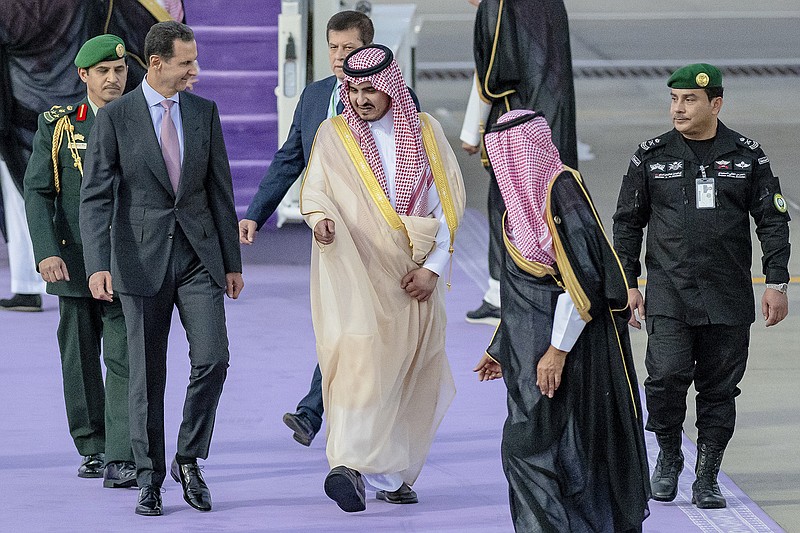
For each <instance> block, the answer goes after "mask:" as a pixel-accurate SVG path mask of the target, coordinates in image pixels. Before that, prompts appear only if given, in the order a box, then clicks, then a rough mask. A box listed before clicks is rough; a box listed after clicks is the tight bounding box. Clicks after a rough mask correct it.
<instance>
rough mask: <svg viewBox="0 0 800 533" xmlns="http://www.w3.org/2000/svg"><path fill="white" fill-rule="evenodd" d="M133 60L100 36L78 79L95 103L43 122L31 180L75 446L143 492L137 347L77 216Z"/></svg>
mask: <svg viewBox="0 0 800 533" xmlns="http://www.w3.org/2000/svg"><path fill="white" fill-rule="evenodd" d="M125 61H126V53H125V44H124V43H123V42H122V39H120V38H119V37H117V36H115V35H110V34H106V35H98V36H97V37H94V38H92V39H89V40H88V41H87V42H86V43H85V44H84V45H83V46H82V47H81V49H80V51H79V52H78V54H77V56H76V57H75V66H76V67H78V70H77V73H76V74H77V76H76V77H78V76H80V79H81V80H83V82H84V83H85V84H86V95H85V96H84V97H83V99H82V100H81V101H79V102H77V103H75V104H72V105H66V106H61V105H54V106H53V107H52V108H50V110H49V111H45V112H44V113H42V114H41V115H40V116H39V128H38V130H37V131H36V135H35V136H34V138H33V153H32V154H31V157H30V160H29V161H28V167H27V170H26V171H25V181H24V183H25V211H26V213H27V217H28V227H29V228H30V233H31V241H32V242H33V253H34V256H35V258H36V265H37V270H38V271H39V273H40V274H41V276H42V279H43V280H44V281H46V282H47V292H49V293H50V294H55V295H58V308H59V313H60V317H59V322H58V333H57V335H58V347H59V350H60V352H61V373H62V377H63V382H64V403H65V405H66V408H67V422H68V423H69V430H70V434H71V435H72V440H73V442H74V443H75V447H76V448H77V449H78V453H80V454H81V456H83V460H82V461H81V466H80V468H78V477H82V478H98V477H104V478H105V479H104V480H103V486H105V487H108V488H115V487H120V488H124V487H132V486H134V485H136V465H135V464H134V463H133V452H132V451H131V436H130V430H129V428H128V343H127V337H126V335H125V317H124V316H123V315H122V305H121V304H120V303H119V301H114V302H102V301H99V300H95V299H94V298H92V294H91V293H90V292H89V287H88V286H87V285H86V275H85V273H84V267H83V252H82V248H81V239H80V231H79V229H78V208H79V200H80V189H81V179H82V173H83V166H82V161H83V156H84V154H85V151H86V140H87V139H88V138H89V132H90V130H91V129H92V124H94V116H95V112H96V111H97V110H98V109H99V108H101V107H103V106H104V105H105V104H107V103H109V102H113V101H114V100H116V99H117V98H119V97H120V96H122V92H123V91H124V90H125V78H126V75H127V72H128V67H127V65H126V63H125ZM73 75H75V74H73ZM101 347H102V355H103V361H104V362H105V366H106V376H105V384H104V383H103V371H102V367H101V362H100V353H101ZM104 461H105V468H104Z"/></svg>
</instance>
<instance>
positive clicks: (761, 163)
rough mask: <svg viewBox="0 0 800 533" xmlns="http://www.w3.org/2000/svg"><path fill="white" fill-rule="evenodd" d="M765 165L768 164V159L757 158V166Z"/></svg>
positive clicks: (765, 157)
mask: <svg viewBox="0 0 800 533" xmlns="http://www.w3.org/2000/svg"><path fill="white" fill-rule="evenodd" d="M767 163H769V157H767V156H764V157H762V158H759V160H758V164H759V165H766V164H767Z"/></svg>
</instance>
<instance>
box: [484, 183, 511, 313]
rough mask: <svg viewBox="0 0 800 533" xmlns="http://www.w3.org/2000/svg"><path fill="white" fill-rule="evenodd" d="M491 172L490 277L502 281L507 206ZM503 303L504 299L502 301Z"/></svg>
mask: <svg viewBox="0 0 800 533" xmlns="http://www.w3.org/2000/svg"><path fill="white" fill-rule="evenodd" d="M486 170H488V171H489V196H488V199H487V212H488V215H489V276H490V277H491V278H492V279H496V280H498V281H500V278H502V277H503V270H505V266H504V265H505V260H506V245H505V243H504V242H503V214H504V213H505V212H506V204H505V202H504V201H503V195H502V194H500V187H499V186H498V185H497V179H496V178H495V177H494V172H492V169H491V168H487V169H486ZM501 301H502V299H501Z"/></svg>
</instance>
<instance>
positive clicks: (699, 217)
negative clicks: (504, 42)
mask: <svg viewBox="0 0 800 533" xmlns="http://www.w3.org/2000/svg"><path fill="white" fill-rule="evenodd" d="M748 214H749V215H750V216H752V217H753V220H754V221H755V223H756V227H757V230H756V233H757V235H758V238H759V240H760V241H761V249H762V252H763V259H762V264H763V272H764V275H765V276H766V281H767V283H786V282H788V281H789V273H788V270H787V264H788V261H789V227H788V220H789V215H788V214H787V212H786V203H785V201H784V199H783V197H782V196H781V194H780V184H779V182H778V178H776V177H775V176H773V175H772V171H771V170H770V166H769V159H768V158H767V157H766V156H765V155H764V152H763V150H761V147H760V145H759V143H758V142H756V141H753V140H751V139H748V138H746V137H743V136H742V135H740V134H738V133H736V132H734V131H732V130H730V129H728V128H727V127H725V125H723V124H722V123H721V122H718V129H717V135H716V137H715V139H714V141H713V145H712V146H711V148H710V150H709V151H708V153H707V154H706V156H705V159H704V160H703V161H699V160H698V158H697V156H696V155H695V154H694V152H693V151H692V149H691V148H690V147H689V145H688V144H687V143H686V141H685V140H684V137H683V136H682V135H681V134H680V133H679V132H678V131H676V130H674V129H673V130H672V131H670V132H668V133H666V134H664V135H662V136H660V137H656V138H655V139H651V140H649V141H646V142H643V143H642V144H641V145H640V147H639V150H638V151H637V152H636V154H635V155H634V156H633V158H631V163H630V166H629V169H628V174H627V175H626V176H625V177H624V178H623V183H622V188H621V190H620V195H619V201H618V204H617V212H616V214H615V215H614V246H615V247H616V249H617V252H618V254H619V257H620V260H621V261H622V265H623V268H624V270H625V273H626V275H627V277H628V284H629V287H631V288H635V287H637V278H638V276H639V275H640V273H641V264H640V262H639V254H640V251H641V245H642V233H643V229H644V227H645V226H647V228H648V232H647V251H646V256H645V263H646V265H647V302H646V311H647V331H648V349H647V357H646V364H647V370H648V374H649V377H648V378H647V380H646V381H645V391H646V396H647V406H648V410H649V412H650V418H649V420H648V423H647V429H648V430H650V431H654V432H656V433H657V434H674V433H680V431H681V428H682V425H683V420H684V417H685V412H686V393H687V390H688V388H689V385H690V384H691V382H692V380H693V379H694V381H695V388H696V389H697V391H698V394H697V428H698V432H699V435H698V443H700V442H708V443H712V444H714V445H718V446H721V447H723V448H724V446H725V445H726V444H727V443H728V441H729V440H730V437H731V436H732V434H733V428H734V421H735V417H736V411H735V397H736V396H737V395H738V394H739V392H740V391H739V389H738V387H737V385H738V383H739V381H740V380H741V378H742V376H743V375H744V370H745V364H746V362H747V354H748V344H749V329H750V324H752V323H753V321H754V320H755V311H754V309H755V302H754V297H753V288H752V281H751V274H750V265H751V257H752V255H751V254H752V243H751V239H750V221H749V219H748Z"/></svg>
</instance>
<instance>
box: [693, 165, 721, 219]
mask: <svg viewBox="0 0 800 533" xmlns="http://www.w3.org/2000/svg"><path fill="white" fill-rule="evenodd" d="M700 175H701V177H699V178H697V179H696V180H695V187H696V189H695V190H696V193H697V209H714V208H715V207H717V204H716V189H715V187H714V178H709V177H708V176H706V168H705V167H704V166H703V165H700Z"/></svg>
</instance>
